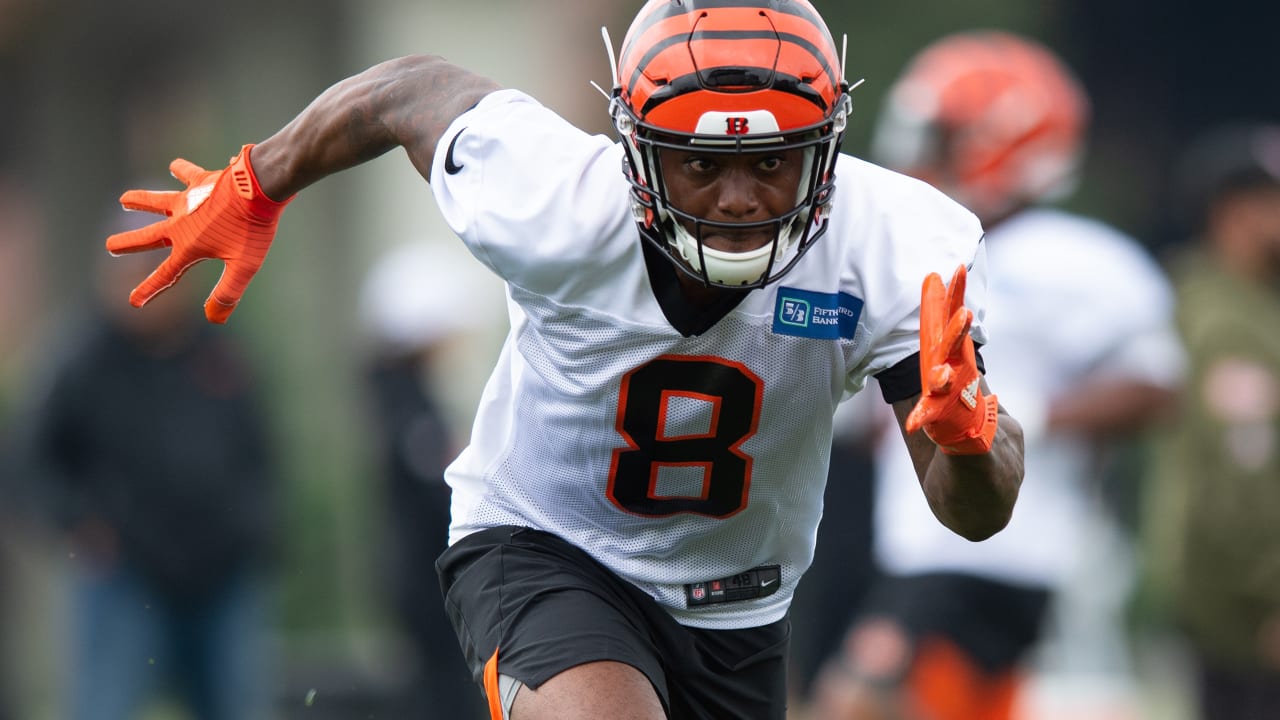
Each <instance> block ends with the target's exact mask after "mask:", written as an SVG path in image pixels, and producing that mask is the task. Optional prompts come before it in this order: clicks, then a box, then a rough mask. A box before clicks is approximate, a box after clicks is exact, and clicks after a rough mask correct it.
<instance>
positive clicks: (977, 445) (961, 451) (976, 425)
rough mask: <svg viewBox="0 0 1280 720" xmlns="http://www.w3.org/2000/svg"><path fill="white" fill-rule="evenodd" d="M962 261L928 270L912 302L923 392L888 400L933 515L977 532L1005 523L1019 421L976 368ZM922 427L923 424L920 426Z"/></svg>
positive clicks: (974, 536)
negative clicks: (941, 272) (943, 271)
mask: <svg viewBox="0 0 1280 720" xmlns="http://www.w3.org/2000/svg"><path fill="white" fill-rule="evenodd" d="M965 278H966V274H965V268H964V266H963V265H961V266H960V267H958V268H957V269H956V272H955V275H953V276H952V278H951V283H950V284H949V285H947V286H945V287H944V286H943V284H942V278H941V277H939V276H938V275H937V274H931V275H930V276H929V277H928V278H926V279H925V282H924V288H923V290H922V292H921V306H920V376H921V387H922V388H923V392H922V393H921V394H920V395H918V396H916V397H915V398H912V399H909V400H904V401H902V402H899V403H896V404H895V405H894V412H895V413H896V414H897V416H898V422H899V424H900V425H901V428H902V435H903V438H904V439H905V440H906V442H907V448H908V449H909V450H910V452H911V459H912V461H913V463H914V464H915V467H916V473H917V474H918V475H919V477H920V482H921V485H922V486H923V487H924V492H925V496H926V497H927V498H928V501H929V506H930V507H931V508H932V509H933V513H934V515H936V516H937V517H938V519H939V520H940V521H942V523H943V524H944V525H946V526H947V527H949V528H951V529H952V530H954V531H955V532H956V533H958V534H960V535H962V536H964V537H966V538H968V539H970V540H983V539H986V538H988V537H990V536H992V535H994V534H995V533H997V532H999V531H1000V530H1001V529H1002V528H1004V526H1005V525H1007V524H1008V522H1009V518H1010V516H1011V515H1012V513H1013V505H1014V502H1015V501H1016V500H1017V497H1018V489H1019V487H1020V486H1021V484H1022V475H1023V439H1022V427H1021V426H1020V425H1019V424H1018V423H1017V421H1015V420H1014V419H1013V418H1012V417H1011V416H1010V415H1009V414H1008V413H1007V412H1005V411H1004V410H1003V409H1002V408H1001V407H1000V404H999V402H998V401H997V399H996V396H995V395H993V394H992V393H991V390H990V388H988V387H987V383H986V380H985V379H984V378H983V377H982V376H981V375H980V374H979V373H978V367H977V361H976V354H975V352H974V348H973V340H972V338H970V337H969V327H970V325H971V324H972V322H973V312H972V311H970V310H969V309H968V308H966V307H964V290H965ZM921 431H923V432H921Z"/></svg>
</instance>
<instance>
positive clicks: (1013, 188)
mask: <svg viewBox="0 0 1280 720" xmlns="http://www.w3.org/2000/svg"><path fill="white" fill-rule="evenodd" d="M1088 116H1089V102H1088V99H1087V97H1086V96H1085V93H1084V90H1083V88H1082V87H1081V86H1080V83H1079V82H1078V81H1077V80H1076V78H1075V76H1074V75H1073V74H1072V72H1071V71H1070V70H1069V69H1068V68H1067V67H1066V65H1065V64H1063V62H1062V61H1061V60H1060V59H1059V58H1058V57H1056V56H1055V55H1054V54H1053V53H1052V52H1050V51H1049V50H1048V49H1047V48H1045V47H1044V46H1043V45H1040V44H1039V43H1037V42H1035V41H1033V40H1031V39H1029V38H1025V37H1020V36H1017V35H1013V34H1010V33H1008V32H1003V31H991V30H986V31H967V32H960V33H955V34H952V35H948V36H946V37H943V38H941V39H940V40H937V41H935V42H933V43H932V44H930V45H929V46H927V47H925V48H924V49H923V50H921V51H920V53H919V54H918V55H917V56H916V57H915V58H914V59H913V60H912V61H911V62H910V64H909V65H908V67H907V69H906V70H905V71H904V72H903V74H902V75H901V77H899V79H898V80H897V81H896V82H895V83H894V85H893V87H892V88H890V91H889V97H888V102H886V104H885V107H884V112H883V114H882V116H881V118H880V119H879V121H878V122H877V124H876V131H875V133H874V135H873V138H872V158H873V159H874V160H876V161H877V162H880V163H882V164H884V165H886V166H888V167H890V168H893V169H894V170H898V171H901V172H905V173H907V174H909V175H913V176H916V177H919V178H921V179H923V180H926V181H928V182H930V183H933V184H934V185H936V186H938V187H939V188H940V189H942V190H943V191H945V192H947V193H949V194H950V195H952V197H954V198H955V199H956V200H958V201H960V202H961V203H963V204H965V205H967V206H968V207H969V209H971V210H973V211H974V212H975V213H977V214H978V215H979V217H982V218H983V219H984V221H991V220H992V219H997V218H1000V217H1002V216H1005V215H1007V214H1008V213H1010V212H1012V211H1014V210H1016V209H1017V208H1018V207H1021V206H1023V205H1025V204H1028V203H1032V202H1036V201H1039V200H1047V199H1052V198H1053V197H1055V196H1057V195H1061V194H1063V193H1065V192H1066V191H1067V190H1069V189H1070V188H1071V187H1072V184H1073V182H1074V180H1075V177H1076V172H1077V170H1078V166H1079V159H1080V156H1081V154H1082V152H1083V146H1084V136H1085V131H1086V126H1087V123H1088Z"/></svg>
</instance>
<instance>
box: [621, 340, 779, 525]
mask: <svg viewBox="0 0 1280 720" xmlns="http://www.w3.org/2000/svg"><path fill="white" fill-rule="evenodd" d="M762 389H763V383H762V382H761V380H760V378H759V377H757V376H756V374H755V373H753V372H751V371H750V370H748V369H747V368H746V366H744V365H741V364H739V363H735V362H730V361H728V360H725V359H724V358H718V357H690V356H676V355H664V356H662V357H659V358H656V359H654V360H652V361H650V362H648V363H645V364H644V365H641V366H640V367H638V368H636V369H634V370H632V371H631V372H629V373H627V374H626V375H625V376H624V377H623V378H622V387H621V390H620V393H619V397H618V433H619V434H621V435H622V437H623V438H624V439H625V440H626V441H627V446H626V447H624V448H619V449H617V450H615V451H614V453H613V464H612V466H611V467H610V469H609V489H608V494H609V499H610V500H611V501H612V502H613V504H614V505H616V506H618V507H619V508H621V509H623V510H625V511H627V512H630V513H633V514H636V515H643V516H646V517H667V516H669V515H675V514H676V513H696V514H698V515H706V516H709V517H714V518H727V517H730V516H731V515H734V514H736V513H738V512H739V511H741V510H742V509H743V508H745V507H746V506H747V495H748V493H749V491H750V489H751V462H752V458H751V456H749V455H747V454H745V453H743V452H742V450H741V447H742V444H743V443H745V442H746V441H747V439H748V438H750V437H751V436H752V435H755V433H756V426H757V425H758V423H759V419H760V399H761V397H762V395H763V392H762ZM681 396H683V397H691V398H696V399H699V400H703V401H706V402H709V403H711V404H712V405H713V411H712V413H711V417H712V422H711V428H710V431H709V432H707V433H706V434H702V435H682V436H674V437H665V436H664V434H663V431H664V429H665V422H664V421H665V417H666V411H667V406H668V402H669V401H670V399H671V398H672V397H681ZM663 467H701V468H702V469H703V482H702V493H701V494H700V495H697V496H660V495H658V494H657V481H658V475H659V471H660V470H661V469H662V468H663Z"/></svg>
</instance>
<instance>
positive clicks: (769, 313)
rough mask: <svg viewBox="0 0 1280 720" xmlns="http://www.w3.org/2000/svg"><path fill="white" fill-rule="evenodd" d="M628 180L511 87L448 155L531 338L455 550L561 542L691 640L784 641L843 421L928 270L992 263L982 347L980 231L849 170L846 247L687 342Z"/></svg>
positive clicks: (892, 184) (490, 409)
mask: <svg viewBox="0 0 1280 720" xmlns="http://www.w3.org/2000/svg"><path fill="white" fill-rule="evenodd" d="M450 148H451V149H450ZM621 164H622V155H621V149H620V147H619V146H617V145H616V144H615V143H614V142H612V141H611V140H610V139H607V138H604V137H602V136H590V135H587V134H585V133H583V132H581V131H580V130H578V129H576V128H574V127H573V126H571V125H570V124H568V123H567V122H566V121H564V120H563V119H561V118H560V117H558V116H557V115H555V114H554V113H553V112H551V111H550V110H548V109H546V108H545V107H543V106H541V105H539V104H538V103H537V102H536V101H534V100H533V99H531V98H530V97H528V96H526V95H524V94H522V93H519V92H517V91H513V90H504V91H499V92H496V93H493V94H491V95H489V96H487V97H486V98H485V99H484V100H482V101H481V102H480V103H479V104H478V105H477V106H476V107H475V108H473V109H471V110H470V111H468V112H467V113H465V114H463V115H462V116H460V117H459V118H458V119H457V120H456V121H455V122H454V124H453V125H452V127H451V128H450V129H449V131H448V132H447V133H445V135H444V137H443V138H442V139H441V141H440V145H439V152H437V153H436V158H435V166H434V167H433V168H432V172H431V180H432V182H431V186H432V190H433V192H434V194H435V198H436V201H437V202H438V204H439V206H440V209H441V212H442V215H443V216H444V218H445V219H446V221H447V222H448V223H449V224H450V226H451V227H452V228H453V230H454V231H455V232H456V233H457V234H458V235H459V236H460V237H461V238H462V239H463V241H464V242H465V243H466V244H467V246H468V247H469V248H470V249H471V251H472V253H474V254H475V256H476V257H477V258H478V259H479V260H480V261H481V262H483V263H484V264H485V265H487V266H488V267H489V268H490V269H492V270H493V271H494V272H496V273H497V274H498V275H499V276H501V277H502V278H503V279H504V280H505V281H506V283H507V292H508V298H509V303H508V307H509V310H510V319H511V330H510V333H509V335H508V337H507V340H506V343H505V345H504V347H503V349H502V352H501V353H500V355H499V359H498V362H497V367H496V368H495V369H494V372H493V374H492V376H491V377H490V379H489V381H488V383H487V385H486V387H485V390H484V393H483V395H482V397H481V401H480V407H479V409H478V412H477V415H476V420H475V425H474V427H473V429H472V436H471V444H470V445H469V446H468V447H467V448H466V449H465V450H464V451H463V452H462V454H461V455H460V456H459V457H458V459H457V460H456V461H455V462H454V463H453V464H452V465H451V466H450V467H449V469H448V472H447V479H448V481H449V483H450V485H451V486H452V487H453V498H454V499H453V524H452V529H451V532H450V542H456V541H457V540H458V539H459V538H462V537H464V536H466V535H467V534H469V533H472V532H475V531H477V530H480V529H482V528H485V527H490V526H494V525H502V524H514V525H521V526H527V527H534V528H539V529H542V530H546V531H548V532H551V533H554V534H556V535H558V536H560V537H563V538H565V539H566V540H568V541H570V542H572V543H574V544H576V545H578V546H579V547H582V548H585V549H587V550H588V551H589V552H591V553H592V555H593V556H594V557H595V558H596V559H597V560H599V561H600V562H602V563H603V564H605V565H606V566H608V567H609V568H611V569H612V570H613V571H614V572H616V573H617V574H618V575H619V576H621V577H622V578H624V579H626V580H628V581H630V582H632V583H634V584H635V585H637V586H638V587H640V588H641V589H643V590H645V591H646V592H648V593H649V594H650V595H652V596H653V597H654V598H655V599H656V600H657V601H658V602H659V603H660V604H662V605H663V606H664V607H666V608H667V609H668V610H669V611H670V612H671V613H672V615H673V616H674V617H675V618H676V619H677V620H678V621H679V622H681V623H684V624H687V625H691V626H697V627H706V628H741V627H751V626H757V625H761V624H765V623H769V622H773V621H775V620H778V619H780V618H781V617H782V615H783V614H784V612H785V610H786V607H787V605H788V604H789V602H790V598H791V595H792V592H793V590H794V589H795V585H796V582H797V580H798V579H799V577H800V574H801V573H802V572H803V571H804V570H805V568H807V567H808V565H809V562H810V560H811V558H812V554H813V544H814V538H815V534H816V531H817V523H818V520H819V518H820V517H821V514H822V492H823V485H824V482H825V479H826V470H827V461H828V457H829V451H830V442H831V418H832V414H833V412H834V410H835V408H836V406H837V404H838V403H839V402H840V400H841V399H843V398H845V397H847V396H849V395H850V394H852V393H854V392H856V391H857V390H858V389H860V388H861V387H862V385H863V383H864V381H865V379H866V377H867V376H868V375H869V374H874V373H877V372H879V371H881V370H884V369H886V368H888V367H890V366H892V365H894V364H895V363H897V362H899V361H901V360H903V359H905V358H906V357H908V356H909V355H911V354H912V353H914V352H916V351H917V349H918V344H919V343H918V338H917V332H918V313H919V295H920V285H921V282H922V280H923V278H924V276H925V275H926V274H927V273H928V272H938V273H940V274H942V275H943V277H950V275H951V272H952V271H953V270H954V268H955V266H956V265H957V264H959V263H965V264H969V265H971V266H972V270H971V271H970V278H971V280H970V283H969V286H968V287H969V291H968V292H969V296H968V304H969V307H971V308H973V310H974V312H975V315H976V316H977V318H978V319H977V321H976V322H975V325H974V334H975V337H976V339H978V340H983V339H984V336H983V333H984V331H983V329H982V328H983V326H982V324H981V317H982V315H983V294H984V286H985V259H984V254H983V250H982V244H981V242H980V240H981V234H982V233H981V229H980V226H979V223H978V221H977V219H976V218H975V217H974V216H973V215H972V214H970V213H969V212H968V211H967V210H964V209H963V208H961V207H960V206H959V205H956V204H954V203H953V202H951V201H950V200H949V199H947V198H946V197H945V196H943V195H942V194H940V193H938V192H936V191H934V190H933V189H932V188H930V187H928V186H927V185H924V184H923V183H919V182H917V181H915V180H912V179H909V178H907V177H905V176H902V175H898V174H895V173H891V172H889V171H887V170H884V169H881V168H878V167H876V166H873V165H871V164H868V163H865V162H862V161H860V160H857V159H855V158H852V157H844V158H841V160H840V168H839V172H840V182H839V183H838V190H837V193H838V194H837V197H836V200H835V214H834V216H833V217H832V220H831V223H832V224H831V228H830V229H829V231H828V232H827V234H826V236H824V237H823V238H822V239H821V240H820V241H819V242H818V243H817V244H816V245H815V246H814V247H813V249H811V250H810V251H809V253H808V254H807V255H805V257H804V258H803V259H802V260H801V262H800V263H799V264H798V265H797V266H796V267H795V268H794V269H793V270H792V271H791V273H790V274H788V275H787V276H786V277H785V278H783V280H782V281H781V282H780V283H775V284H773V285H770V286H769V287H767V288H765V289H763V290H755V291H752V292H751V293H749V294H748V295H747V296H746V298H745V299H744V300H743V301H742V302H741V303H740V304H739V305H738V306H737V307H736V308H735V309H733V310H732V311H730V312H729V313H728V315H727V316H725V317H724V318H723V319H721V320H720V321H719V322H717V323H716V324H715V325H714V326H713V327H711V328H710V329H709V330H707V331H706V332H704V333H702V334H699V335H695V336H691V337H686V336H683V335H681V334H680V333H679V332H677V331H676V330H674V329H673V328H672V327H671V325H670V324H669V322H668V321H667V319H666V318H665V316H664V315H663V313H662V310H661V308H660V307H659V305H658V302H657V300H656V299H655V296H654V292H653V288H652V286H651V284H650V280H649V276H648V274H647V272H646V269H645V268H646V266H645V263H644V260H643V254H642V249H641V240H640V238H639V234H638V232H637V230H636V227H635V225H634V223H633V221H632V219H631V214H630V209H629V205H628V195H627V190H628V186H627V185H626V182H625V180H624V178H623V175H622V170H621ZM450 170H452V172H450ZM775 564H776V565H779V566H780V567H781V574H782V582H781V588H780V589H779V590H778V591H777V592H776V593H774V594H772V595H769V596H767V597H762V598H758V599H755V600H744V601H738V602H729V603H723V604H715V605H706V606H699V607H696V608H689V607H687V604H686V598H685V589H684V585H685V584H686V583H693V582H699V581H708V580H712V579H717V578H724V577H729V576H732V575H734V574H737V573H740V572H743V571H745V570H748V569H751V568H754V567H757V566H761V565H775Z"/></svg>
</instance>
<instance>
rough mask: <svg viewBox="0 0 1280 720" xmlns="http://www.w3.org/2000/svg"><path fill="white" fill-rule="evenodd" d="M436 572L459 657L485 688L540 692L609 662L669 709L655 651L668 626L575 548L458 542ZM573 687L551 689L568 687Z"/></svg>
mask: <svg viewBox="0 0 1280 720" xmlns="http://www.w3.org/2000/svg"><path fill="white" fill-rule="evenodd" d="M437 567H438V569H439V571H440V576H441V583H442V586H443V587H444V589H445V596H446V601H445V604H446V606H447V609H448V612H449V615H450V619H451V620H452V622H453V626H454V630H455V631H456V632H457V635H458V640H459V642H460V644H461V645H462V650H463V654H464V655H465V656H466V658H467V662H468V664H469V666H470V667H471V669H472V674H473V677H474V679H475V680H476V681H477V682H479V683H480V684H481V685H482V686H486V684H485V683H486V676H487V677H488V678H489V680H490V682H493V678H496V677H499V676H506V677H508V678H511V679H513V680H516V681H518V682H519V683H520V684H521V685H522V686H523V688H522V690H521V691H520V693H524V692H525V690H526V689H532V690H534V691H538V690H541V689H542V688H543V686H544V685H545V684H547V683H549V682H551V681H552V680H553V679H555V678H557V677H558V676H560V675H562V674H563V673H565V672H566V671H568V670H570V669H572V668H576V667H579V666H583V665H586V664H588V663H598V662H611V663H614V664H620V665H623V666H627V667H630V668H634V669H635V671H636V675H639V676H640V677H642V678H645V679H646V681H647V682H648V683H649V685H650V687H649V692H650V693H651V694H652V695H653V696H654V697H655V698H657V697H662V698H663V699H664V702H665V698H666V692H667V688H666V682H665V672H664V662H663V656H664V650H663V649H662V648H661V647H660V646H659V644H660V642H661V641H662V639H663V638H664V637H666V636H667V631H666V629H665V626H666V625H674V621H672V620H671V619H670V617H669V616H668V615H666V613H664V612H663V611H662V610H661V608H659V607H658V606H657V605H656V603H654V602H653V600H652V598H649V597H648V596H647V595H644V594H643V593H642V592H640V591H639V590H638V589H637V588H635V587H633V586H631V585H629V584H627V583H625V582H623V581H622V580H621V579H619V578H618V577H617V576H616V575H614V574H613V573H611V572H610V571H609V570H608V569H606V568H605V567H604V566H602V565H600V564H599V563H598V562H597V561H595V560H594V559H593V558H591V557H590V556H589V555H587V554H586V553H584V552H582V551H581V550H579V549H578V548H574V547H572V546H570V545H568V544H567V543H565V542H564V541H563V540H560V539H559V538H556V537H554V536H551V535H548V534H547V533H542V532H538V531H533V530H525V529H521V528H492V529H490V530H485V531H482V532H479V533H476V534H475V535H473V536H470V537H467V538H463V539H462V540H461V541H459V542H458V543H457V544H455V546H454V547H452V548H450V549H449V550H448V551H446V552H445V553H444V554H443V555H442V556H441V558H440V561H439V562H438V563H437ZM659 624H662V625H663V629H662V630H659V629H658V628H656V627H655V626H656V625H659ZM574 677H577V676H576V675H570V676H566V678H560V679H558V680H556V683H557V684H564V683H568V685H567V686H568V687H573V686H574V684H575V681H574V680H573V678H574ZM592 677H594V676H592V675H587V676H584V679H588V680H589V679H591V678H592ZM628 677H629V674H628ZM486 692H487V693H488V694H490V695H493V694H494V693H493V688H490V687H487V686H486Z"/></svg>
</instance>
